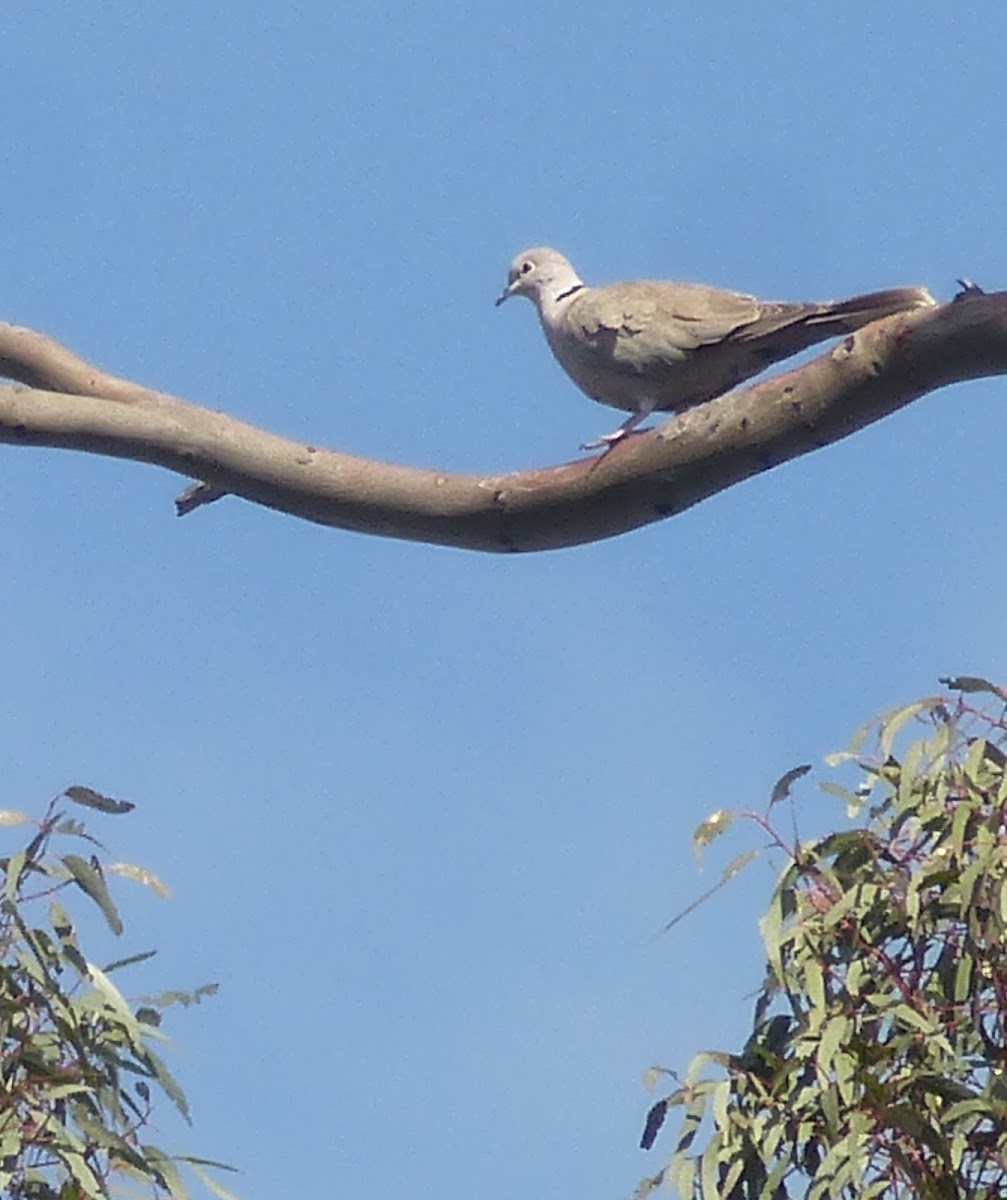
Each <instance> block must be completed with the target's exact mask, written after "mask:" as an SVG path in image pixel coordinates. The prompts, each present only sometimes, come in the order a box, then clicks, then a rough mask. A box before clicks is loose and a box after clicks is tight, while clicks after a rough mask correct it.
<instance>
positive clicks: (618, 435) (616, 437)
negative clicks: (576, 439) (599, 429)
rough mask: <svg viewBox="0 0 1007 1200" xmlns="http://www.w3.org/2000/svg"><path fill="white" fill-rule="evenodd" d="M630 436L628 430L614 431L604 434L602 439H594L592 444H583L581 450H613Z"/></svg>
mask: <svg viewBox="0 0 1007 1200" xmlns="http://www.w3.org/2000/svg"><path fill="white" fill-rule="evenodd" d="M628 435H629V430H628V429H622V428H621V427H620V428H619V429H613V430H612V432H611V433H603V434H602V435H601V437H596V438H593V439H592V440H591V441H590V442H581V444H580V448H581V450H601V449H602V448H604V449H605V450H611V449H612V447H613V446H615V445H616V444H617V443H619V442H621V441H623V439H624V438H626V437H627V436H628Z"/></svg>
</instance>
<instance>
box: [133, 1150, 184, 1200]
mask: <svg viewBox="0 0 1007 1200" xmlns="http://www.w3.org/2000/svg"><path fill="white" fill-rule="evenodd" d="M140 1152H141V1154H142V1155H143V1157H144V1158H145V1159H146V1160H147V1162H148V1163H149V1164H150V1166H151V1167H153V1168H154V1169H155V1170H156V1171H157V1172H158V1173H159V1175H160V1176H161V1178H162V1179H163V1180H164V1186H165V1187H166V1188H167V1190H168V1193H169V1194H170V1196H171V1197H172V1200H188V1193H187V1192H186V1190H185V1185H184V1184H183V1183H182V1179H181V1176H180V1175H179V1173H178V1168H177V1167H176V1166H175V1164H174V1162H173V1161H172V1158H171V1156H170V1155H168V1154H165V1152H164V1151H163V1150H162V1149H161V1148H160V1147H159V1146H155V1145H153V1144H152V1143H151V1142H147V1143H145V1144H141V1146H140Z"/></svg>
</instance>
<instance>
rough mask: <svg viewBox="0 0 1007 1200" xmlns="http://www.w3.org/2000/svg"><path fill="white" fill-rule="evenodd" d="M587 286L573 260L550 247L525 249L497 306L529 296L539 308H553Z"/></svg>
mask: <svg viewBox="0 0 1007 1200" xmlns="http://www.w3.org/2000/svg"><path fill="white" fill-rule="evenodd" d="M580 287H583V284H582V283H581V280H580V278H579V277H578V275H577V272H576V271H575V270H574V269H573V266H572V264H571V263H570V261H569V259H566V258H564V257H563V255H562V254H560V252H559V251H558V250H551V249H550V248H549V247H548V246H536V247H535V248H534V249H533V250H525V251H524V252H523V253H522V254H519V255H518V256H517V258H515V259H514V261H513V262H512V263H511V265H510V269H509V270H508V272H507V286H506V287H505V288H504V290H503V291H502V292H501V293H500V295H499V296H497V299H496V303H497V305H498V306H499V305H501V304H503V302H504V301H505V300H509V299H510V298H511V296H527V297H528V299H529V300H531V302H532V303H533V304H534V305H535V306H536V307H537V308H538V309H539V311H540V312H541V311H542V309H543V308H544V307H545V308H549V307H551V306H552V305H554V304H555V303H556V302H557V301H558V300H560V299H562V298H563V297H564V296H565V295H566V294H567V293H569V292H574V291H576V290H577V289H578V288H580Z"/></svg>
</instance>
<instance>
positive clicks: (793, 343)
mask: <svg viewBox="0 0 1007 1200" xmlns="http://www.w3.org/2000/svg"><path fill="white" fill-rule="evenodd" d="M511 296H527V297H528V299H529V300H531V302H532V303H533V304H534V305H535V307H536V309H537V310H538V315H539V320H540V321H541V323H542V329H543V331H544V333H545V336H546V340H547V341H548V343H549V346H550V348H551V350H552V352H553V354H554V355H555V357H556V360H557V362H559V364H560V366H561V367H562V368H563V369H564V371H566V373H567V374H568V375H569V376H570V378H571V379H572V380H573V381H574V383H576V384H577V386H578V387H579V388H580V389H581V391H583V392H584V393H585V394H586V395H588V396H590V397H591V399H592V400H597V401H598V402H599V403H601V404H608V405H610V406H612V407H613V408H621V409H624V410H626V411H628V412H629V413H630V416H629V417H628V418H627V420H626V421H624V422H623V424H622V425H620V426H619V428H618V429H616V430H614V431H613V432H612V433H610V434H606V435H604V437H602V438H600V439H598V440H597V441H596V442H591V443H588V444H587V445H588V446H591V447H593V446H596V445H603V444H606V443H612V442H615V441H618V440H619V439H620V438H622V437H625V435H626V434H627V433H629V432H630V430H632V429H633V428H635V426H636V425H638V424H639V423H640V422H641V421H643V420H645V419H646V417H648V416H649V415H650V413H652V412H654V411H660V412H680V411H681V410H682V409H685V408H691V407H692V406H693V405H696V404H702V403H703V402H704V401H705V400H710V399H712V398H713V397H714V396H719V395H721V394H722V393H724V392H727V391H730V389H731V388H733V387H735V386H736V385H737V384H739V383H741V382H742V381H743V380H745V379H749V378H751V376H753V375H757V374H758V373H759V372H760V371H762V370H764V369H765V368H766V367H767V366H769V365H770V363H774V362H777V361H779V360H780V359H783V358H789V357H790V356H791V355H793V354H797V353H798V352H799V351H801V350H804V349H806V348H807V347H808V346H812V345H814V344H815V343H816V342H820V341H823V340H825V339H826V338H830V337H836V336H838V335H841V334H847V333H853V332H854V331H855V330H857V329H860V328H862V327H863V326H864V325H868V324H870V323H871V322H872V321H878V320H880V319H881V318H882V317H888V316H891V315H892V314H893V313H898V312H904V311H906V310H908V309H913V308H921V307H928V306H931V305H933V304H935V303H936V302H935V301H934V299H933V297H932V296H931V295H930V293H929V292H928V291H927V290H926V289H925V288H919V287H911V288H891V289H889V290H887V291H882V292H870V293H868V294H867V295H864V296H854V297H853V298H852V299H851V300H839V301H825V302H822V303H814V304H789V303H785V302H775V301H760V300H756V299H755V298H754V297H753V296H746V295H744V294H742V293H740V292H731V291H726V290H724V289H721V288H714V287H706V286H705V285H703V284H698V283H670V282H669V283H664V282H660V283H659V282H651V281H648V280H634V281H632V282H629V283H613V284H608V285H607V286H605V287H596V288H592V287H587V286H586V285H585V284H584V283H583V281H582V280H581V279H580V278H579V276H578V275H577V272H576V271H575V270H574V268H573V266H572V265H571V263H570V262H569V261H568V260H567V259H566V258H564V257H563V255H562V254H560V253H559V252H558V251H556V250H551V249H549V248H548V247H538V248H536V249H533V250H526V251H525V252H524V253H523V254H519V255H518V256H517V258H515V259H514V261H513V262H512V263H511V266H510V270H509V272H508V274H507V286H506V287H505V288H504V290H503V292H502V293H501V295H500V296H499V297H498V298H497V304H498V305H499V304H502V303H503V302H504V301H505V300H507V299H509V298H510V297H511Z"/></svg>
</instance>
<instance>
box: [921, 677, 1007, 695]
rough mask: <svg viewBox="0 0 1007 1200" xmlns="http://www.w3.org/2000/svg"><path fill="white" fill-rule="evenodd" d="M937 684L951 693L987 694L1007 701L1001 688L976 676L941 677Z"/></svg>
mask: <svg viewBox="0 0 1007 1200" xmlns="http://www.w3.org/2000/svg"><path fill="white" fill-rule="evenodd" d="M937 682H938V683H941V684H943V685H944V687H946V688H947V689H948V691H951V692H966V693H974V692H989V693H990V695H992V696H996V697H997V698H998V699H1000V700H1005V701H1007V693H1005V692H1004V689H1003V688H1001V687H997V685H996V684H995V683H990V681H989V680H988V679H982V678H980V676H978V675H942V676H941V677H940V678H939V679H938V681H937Z"/></svg>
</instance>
